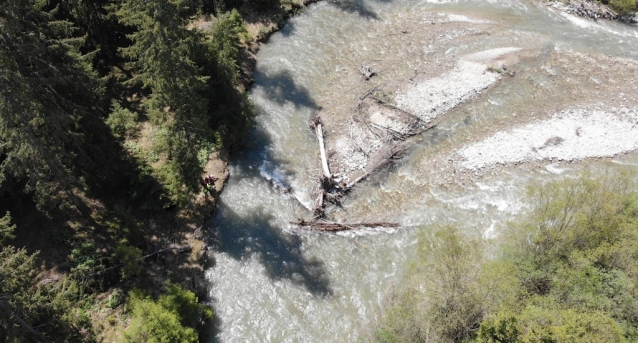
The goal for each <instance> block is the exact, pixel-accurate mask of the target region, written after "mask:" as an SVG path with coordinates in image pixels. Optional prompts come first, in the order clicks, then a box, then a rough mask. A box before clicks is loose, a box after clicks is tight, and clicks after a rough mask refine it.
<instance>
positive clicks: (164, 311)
mask: <svg viewBox="0 0 638 343" xmlns="http://www.w3.org/2000/svg"><path fill="white" fill-rule="evenodd" d="M128 307H129V311H130V313H131V315H132V319H131V324H130V325H129V327H128V329H127V330H126V331H125V332H124V342H126V343H172V342H184V343H188V342H190V343H196V342H198V339H197V332H196V331H195V329H194V328H195V327H196V326H197V324H198V323H199V322H200V321H202V320H207V319H210V318H211V317H212V315H213V313H212V311H211V310H210V309H209V308H207V307H205V306H202V305H199V304H198V303H197V297H196V296H195V294H194V293H193V292H189V291H184V290H182V289H180V288H179V287H177V286H175V285H172V284H169V286H168V293H167V294H166V295H162V296H160V297H159V299H158V300H157V301H154V300H153V299H151V298H150V297H148V296H144V295H143V294H141V292H139V291H133V292H132V293H131V300H130V301H129V304H128Z"/></svg>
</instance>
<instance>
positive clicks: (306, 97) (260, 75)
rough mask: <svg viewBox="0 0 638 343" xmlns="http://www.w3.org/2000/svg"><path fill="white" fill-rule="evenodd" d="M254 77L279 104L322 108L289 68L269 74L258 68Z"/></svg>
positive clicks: (269, 97)
mask: <svg viewBox="0 0 638 343" xmlns="http://www.w3.org/2000/svg"><path fill="white" fill-rule="evenodd" d="M253 77H254V78H255V81H256V82H255V83H256V84H258V85H259V86H261V88H262V89H263V90H264V92H265V93H266V96H267V97H268V99H269V100H271V101H274V102H275V103H277V104H278V105H284V104H285V103H287V102H290V103H292V104H294V106H295V108H297V109H299V108H303V107H305V108H308V109H311V110H319V109H321V107H320V106H319V105H317V103H316V102H315V101H314V100H313V99H312V97H311V96H310V91H309V90H308V89H307V88H306V87H304V86H302V85H300V84H298V83H297V82H296V81H295V80H294V77H293V75H292V73H290V72H289V71H287V70H285V71H281V72H278V73H275V74H274V75H268V73H266V72H264V71H262V70H260V69H259V68H258V69H257V70H255V72H254V73H253Z"/></svg>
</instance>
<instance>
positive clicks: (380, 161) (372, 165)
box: [345, 143, 406, 190]
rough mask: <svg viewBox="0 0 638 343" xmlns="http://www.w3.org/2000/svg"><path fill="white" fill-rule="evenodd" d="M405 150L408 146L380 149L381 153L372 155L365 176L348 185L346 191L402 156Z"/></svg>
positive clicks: (388, 146)
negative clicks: (393, 159)
mask: <svg viewBox="0 0 638 343" xmlns="http://www.w3.org/2000/svg"><path fill="white" fill-rule="evenodd" d="M405 148H406V146H405V145H404V144H401V143H398V144H388V145H385V146H383V147H382V148H381V149H379V151H377V152H376V153H375V154H374V155H372V157H371V158H370V160H369V162H368V165H367V166H366V169H365V171H364V172H363V174H361V175H359V176H358V177H357V178H356V179H354V180H353V181H351V182H350V183H349V184H347V185H346V187H345V190H348V189H350V188H352V187H354V185H356V184H357V183H359V182H361V181H362V180H364V179H365V178H367V177H368V176H370V174H372V173H373V172H374V171H375V170H377V169H378V168H380V167H382V166H383V165H385V164H386V163H388V162H389V161H390V160H391V159H392V158H394V157H396V156H398V155H400V154H402V153H403V151H405Z"/></svg>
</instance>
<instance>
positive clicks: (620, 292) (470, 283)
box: [372, 170, 638, 343]
mask: <svg viewBox="0 0 638 343" xmlns="http://www.w3.org/2000/svg"><path fill="white" fill-rule="evenodd" d="M635 179H636V178H635V174H632V173H631V172H627V171H625V170H621V171H619V172H607V173H605V174H603V175H600V176H598V177H592V176H591V175H589V174H584V175H582V176H581V177H580V178H576V179H567V180H564V181H558V182H550V183H547V184H545V185H534V186H533V187H530V191H529V193H528V194H529V203H530V207H529V208H530V210H529V212H528V213H527V214H524V215H522V216H521V217H520V218H519V220H518V221H517V222H516V223H515V224H509V227H508V230H505V231H504V232H506V234H503V236H502V237H499V238H497V241H496V243H498V246H499V248H498V250H496V251H494V258H493V259H491V260H486V259H485V258H484V257H483V256H482V254H481V251H482V249H481V246H482V244H484V242H481V241H480V240H476V241H475V240H472V239H470V238H467V237H463V236H462V235H460V234H459V233H458V230H456V229H454V228H443V229H439V230H438V231H437V232H436V233H435V234H433V235H427V236H425V237H424V238H422V239H421V240H420V242H419V255H418V258H417V259H416V262H415V265H416V267H415V268H412V270H410V271H409V277H408V282H405V283H404V284H407V285H408V287H407V289H404V290H402V291H400V292H398V293H397V294H395V295H394V297H393V301H392V302H391V304H390V306H388V307H387V308H386V309H385V312H384V315H383V316H382V320H381V323H380V324H379V325H378V326H379V330H378V331H376V333H375V335H374V337H373V338H372V340H373V341H376V342H418V341H425V340H426V336H425V335H427V338H428V339H430V340H432V341H443V342H452V341H455V342H458V341H465V342H468V341H476V342H482V343H496V342H636V341H638V329H637V328H638V315H637V314H638V266H637V265H636V263H635V261H636V259H638V185H637V184H636V182H635V181H634V180H635Z"/></svg>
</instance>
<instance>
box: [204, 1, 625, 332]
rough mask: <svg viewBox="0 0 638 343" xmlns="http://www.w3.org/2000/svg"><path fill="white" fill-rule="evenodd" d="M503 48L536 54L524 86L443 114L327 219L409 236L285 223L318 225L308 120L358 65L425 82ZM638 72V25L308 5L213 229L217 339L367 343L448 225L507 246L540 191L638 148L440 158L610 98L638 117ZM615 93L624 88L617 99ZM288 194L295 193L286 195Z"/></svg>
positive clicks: (285, 46)
mask: <svg viewBox="0 0 638 343" xmlns="http://www.w3.org/2000/svg"><path fill="white" fill-rule="evenodd" d="M434 22H436V23H435V24H433V23H434ZM450 22H456V23H460V24H458V25H457V26H456V27H457V29H458V30H459V31H458V32H460V33H459V34H458V35H457V36H454V37H452V36H453V35H452V34H450V35H449V37H446V36H445V35H442V36H441V37H439V38H438V39H437V40H435V41H432V42H426V41H421V40H418V39H417V40H415V41H414V44H412V45H409V44H408V45H406V44H405V43H406V40H408V39H412V38H408V36H406V35H404V36H401V30H403V31H405V32H408V31H410V32H413V31H414V32H417V31H418V30H428V28H427V27H428V25H431V26H432V27H435V26H437V25H439V24H441V23H443V24H444V23H450ZM402 25H406V27H408V29H401V27H403V26H402ZM393 30H394V31H393ZM397 30H398V31H397ZM397 35H398V36H397ZM397 37H398V38H397ZM399 47H400V48H399ZM502 47H517V48H520V49H523V50H525V51H527V52H528V53H527V55H526V56H527V57H525V58H521V61H520V62H519V63H518V64H517V66H516V75H515V76H513V77H504V78H502V79H501V80H500V81H499V82H498V83H497V84H495V85H493V86H492V87H490V88H488V89H486V90H484V91H483V92H481V93H480V94H479V95H477V96H475V97H473V98H472V99H470V100H469V101H466V102H464V103H462V104H460V105H459V106H456V107H455V108H454V109H452V110H450V111H448V112H446V113H444V114H442V115H441V117H440V122H439V124H438V126H437V128H436V129H434V130H430V131H427V132H425V133H423V134H421V135H419V136H417V137H414V138H413V139H412V140H411V144H412V145H411V147H410V148H409V149H408V151H407V153H406V154H405V156H404V157H403V158H402V159H400V160H399V161H398V162H397V163H396V164H395V165H394V166H392V167H389V168H385V169H383V170H381V171H380V172H379V173H377V174H375V175H374V176H373V177H371V178H370V179H368V180H366V181H365V182H363V183H361V184H359V185H358V186H357V187H356V188H355V189H354V191H353V192H351V193H350V195H349V196H348V199H347V200H346V201H345V202H344V203H343V206H342V207H341V208H336V207H334V208H329V216H330V217H331V218H333V219H335V220H342V221H373V220H383V221H394V222H398V223H400V224H401V225H402V227H401V228H400V229H398V230H390V229H368V230H361V231H351V232H344V233H339V234H322V233H317V232H308V231H300V230H299V229H296V228H294V227H292V226H291V225H290V224H289V222H290V221H293V220H295V219H297V218H299V217H306V218H307V217H308V216H309V213H308V210H307V209H306V208H305V207H304V206H303V204H306V205H307V204H309V203H310V202H311V198H310V189H311V188H312V187H313V185H314V183H315V182H316V180H317V175H318V174H317V172H318V170H319V169H318V168H319V167H318V156H319V155H318V147H317V143H316V139H315V137H314V134H313V133H312V131H310V130H309V128H308V122H309V118H310V117H312V116H313V115H316V114H321V112H322V111H323V110H325V108H330V107H331V106H332V107H333V108H338V107H339V106H338V105H339V104H337V105H335V104H333V103H331V102H332V101H335V99H336V98H335V96H334V94H333V93H332V92H333V91H334V89H336V88H338V87H337V86H338V83H339V82H340V80H342V79H345V78H346V76H352V73H355V72H356V70H357V68H358V65H359V64H360V63H363V62H366V63H375V61H380V60H383V59H384V58H385V57H384V56H394V57H396V56H404V57H401V60H399V62H395V64H397V63H398V64H401V63H404V64H406V65H408V64H409V65H410V67H412V66H414V67H415V69H416V68H420V69H419V70H423V71H424V72H427V69H428V68H429V66H430V65H432V66H433V67H432V68H434V61H442V60H445V59H446V58H449V59H452V60H453V58H454V56H461V55H467V54H471V53H475V52H479V51H484V50H487V49H494V48H502ZM591 56H594V57H591ZM601 56H602V57H601ZM592 58H594V59H593V60H592ZM610 60H611V62H610ZM636 60H638V28H636V27H632V26H627V25H623V24H619V23H613V22H603V21H599V22H594V21H591V20H588V19H583V18H576V17H572V16H569V15H565V14H561V13H558V12H555V11H552V10H550V9H548V8H545V7H542V6H540V5H537V4H535V3H533V2H527V1H515V0H508V1H498V0H493V1H444V0H432V1H416V0H377V1H375V0H352V1H337V2H333V1H325V2H320V3H318V4H315V5H312V6H311V7H310V8H309V9H308V10H307V11H306V12H305V13H303V14H302V15H299V16H297V17H295V18H293V19H292V20H290V21H289V22H288V23H287V24H286V25H285V27H284V28H283V30H282V31H281V32H280V33H277V34H275V35H274V36H273V37H272V38H271V39H270V41H269V42H268V44H266V45H265V46H263V48H262V50H261V52H260V53H259V56H258V64H257V68H256V70H255V75H254V77H255V81H256V82H255V84H254V87H253V89H252V91H251V99H252V101H253V102H254V103H255V105H256V107H257V109H258V117H257V128H256V130H255V132H254V133H253V136H252V148H251V149H249V150H247V151H245V152H243V153H242V154H241V155H239V156H237V157H236V158H235V159H234V160H233V161H232V162H231V166H230V168H231V173H230V174H231V176H230V179H229V181H228V184H227V185H226V188H225V189H224V192H223V194H222V196H221V199H220V202H219V213H218V215H217V217H216V218H215V220H214V222H213V224H212V226H211V228H210V236H211V240H212V242H211V246H212V247H213V248H214V254H213V255H214V260H215V264H214V266H213V267H211V268H210V269H209V270H208V271H207V278H208V280H209V283H210V286H209V287H210V297H211V300H212V303H213V306H214V308H215V312H216V313H215V316H216V318H217V322H216V327H215V329H214V333H213V335H212V337H211V341H212V342H355V341H356V340H357V338H358V337H360V335H361V333H362V332H364V331H365V330H367V329H368V328H367V325H368V324H369V323H370V322H371V321H372V320H373V319H374V316H375V314H376V313H377V311H378V310H379V308H380V305H381V304H382V303H383V299H384V296H385V295H386V294H387V292H388V290H390V289H391V288H392V287H394V286H395V285H396V284H397V283H399V282H401V276H402V273H403V272H404V270H405V269H406V267H407V264H408V263H409V261H410V260H411V256H412V254H413V249H414V247H415V243H416V241H417V239H418V235H419V232H420V231H421V230H427V228H428V227H429V226H430V225H432V224H433V223H440V222H445V223H453V224H455V225H457V226H459V227H461V228H462V229H463V230H467V231H468V232H476V233H478V234H483V235H496V234H498V230H499V229H500V228H502V225H503V223H504V222H506V221H507V220H509V219H511V218H513V217H514V216H515V215H516V214H517V213H518V212H520V210H521V207H522V196H523V194H524V190H525V187H526V185H527V184H529V183H532V182H542V181H545V180H551V179H556V178H562V177H569V176H570V175H575V174H576V173H578V172H580V171H583V170H600V169H605V168H613V166H614V165H621V164H622V165H629V166H634V167H638V154H636V153H635V152H629V153H623V154H622V155H617V156H614V157H610V158H597V159H585V160H574V161H570V162H565V161H561V160H560V159H554V160H551V159H548V160H542V161H536V162H534V163H516V164H513V165H507V164H504V165H502V166H498V167H494V168H490V169H489V170H487V171H482V172H480V173H479V172H476V173H475V174H476V175H474V173H473V172H467V173H466V174H467V175H469V176H466V177H464V178H455V177H454V176H453V175H450V174H448V172H447V169H445V168H444V167H443V166H442V164H441V163H439V162H437V161H445V160H446V159H447V158H448V156H452V155H453V154H454V153H455V152H457V151H459V150H460V149H462V148H464V147H466V146H468V145H470V144H472V143H474V142H477V141H480V140H483V139H485V138H487V137H490V136H491V135H493V134H496V133H497V132H499V131H500V130H507V129H510V128H511V127H512V126H515V125H518V124H519V123H520V125H524V124H527V123H532V122H534V121H535V120H537V119H538V120H542V119H543V118H549V117H550V116H551V114H552V113H560V112H561V111H564V110H566V109H568V108H571V107H573V106H595V105H596V104H598V105H597V106H603V107H609V105H608V102H609V101H614V102H616V103H618V104H619V106H621V105H622V106H628V107H629V106H633V104H632V101H631V100H632V99H633V98H634V97H636V96H637V94H636V93H637V92H638V88H637V87H636V85H633V86H631V84H629V86H628V83H630V82H631V81H632V80H634V82H635V80H636V79H638V71H637V70H638V69H637V68H635V66H633V64H632V63H634V61H636ZM592 61H598V62H600V63H599V65H597V64H596V63H593V62H592ZM623 61H627V63H628V64H626V65H623V63H624V62H623ZM378 63H379V64H380V65H382V64H381V62H378ZM450 63H451V62H450ZM382 66H383V65H382ZM402 73H403V74H402ZM404 74H405V72H404V69H401V68H400V67H397V68H391V67H383V68H381V70H379V75H378V76H377V79H374V78H373V79H372V80H370V81H369V82H372V83H374V82H377V83H384V84H389V83H392V82H393V80H396V79H399V78H401V77H402V75H404ZM369 87H370V83H366V82H364V81H360V82H359V83H355V84H352V85H351V86H350V88H349V92H351V93H352V94H351V98H353V99H356V98H357V97H358V96H359V95H361V94H362V93H363V92H365V90H366V89H368V88H369ZM598 87H600V88H601V89H598ZM613 87H617V88H618V91H614V92H612V91H613V90H615V88H614V89H612V88H613ZM610 89H611V90H610ZM625 89H628V90H625ZM623 92H624V93H623ZM620 93H622V94H620ZM339 99H340V98H339ZM610 99H611V100H610ZM625 100H626V103H623V101H625ZM606 101H607V102H606ZM335 106H336V107H335ZM344 106H345V105H344ZM346 115H349V114H344V116H346ZM326 126H327V128H328V130H329V131H328V132H327V136H328V138H329V137H330V135H331V134H332V132H331V131H330V125H329V123H328V124H327V125H326ZM636 135H638V129H636ZM437 169H441V170H442V171H441V172H436V170H437ZM287 187H291V189H292V190H293V194H292V195H290V194H286V193H285V192H284V191H283V190H284V189H285V188H287Z"/></svg>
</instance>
